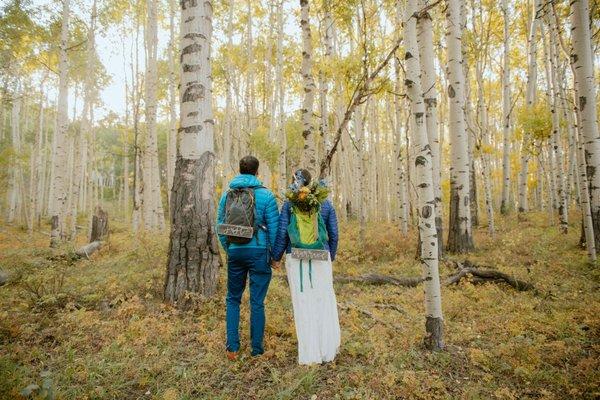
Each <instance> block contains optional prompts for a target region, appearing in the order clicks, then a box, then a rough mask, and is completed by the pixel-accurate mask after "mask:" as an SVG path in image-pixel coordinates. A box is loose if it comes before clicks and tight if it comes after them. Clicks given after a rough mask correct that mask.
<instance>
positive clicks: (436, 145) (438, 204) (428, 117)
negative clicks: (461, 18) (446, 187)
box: [417, 0, 444, 258]
mask: <svg viewBox="0 0 600 400" xmlns="http://www.w3.org/2000/svg"><path fill="white" fill-rule="evenodd" d="M429 3H430V0H419V2H418V6H419V9H424V8H425V7H426V6H427V5H428V4H429ZM417 29H418V40H419V52H420V55H421V58H422V59H423V60H433V59H434V57H435V55H434V53H433V21H432V19H431V15H430V14H429V12H428V11H425V12H422V13H420V14H419V18H418V20H417ZM420 64H421V83H422V88H423V93H424V94H423V97H424V102H425V123H426V129H427V137H428V140H429V147H430V148H431V166H432V177H433V193H434V197H435V226H436V229H437V239H438V251H439V256H440V258H441V257H442V256H443V249H444V239H443V238H444V235H443V234H444V231H443V227H442V186H441V175H440V168H439V167H440V141H439V136H438V130H437V125H438V116H437V90H436V88H435V80H436V76H435V69H434V64H433V62H423V63H420Z"/></svg>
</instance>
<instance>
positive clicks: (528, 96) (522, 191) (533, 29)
mask: <svg viewBox="0 0 600 400" xmlns="http://www.w3.org/2000/svg"><path fill="white" fill-rule="evenodd" d="M540 9H541V0H534V5H533V16H532V18H531V25H530V28H529V38H528V40H527V47H528V66H527V89H526V92H525V105H526V107H527V108H531V107H533V105H534V104H535V97H536V96H535V92H536V86H537V29H538V24H539V18H540V12H541V11H540ZM530 136H531V133H530V132H524V133H523V145H522V147H521V171H520V173H519V212H527V211H529V202H528V193H527V181H528V176H529V159H530V158H531V154H530V152H531V141H532V138H531V137H530Z"/></svg>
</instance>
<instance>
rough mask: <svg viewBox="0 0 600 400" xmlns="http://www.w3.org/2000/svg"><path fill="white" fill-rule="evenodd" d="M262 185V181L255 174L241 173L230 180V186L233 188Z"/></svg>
mask: <svg viewBox="0 0 600 400" xmlns="http://www.w3.org/2000/svg"><path fill="white" fill-rule="evenodd" d="M257 186H262V182H261V181H259V180H258V178H257V177H256V176H254V175H249V174H241V175H238V176H236V177H235V178H233V179H232V180H231V182H229V187H230V188H231V189H239V188H245V187H249V188H251V187H257Z"/></svg>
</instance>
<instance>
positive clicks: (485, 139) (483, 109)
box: [475, 60, 495, 236]
mask: <svg viewBox="0 0 600 400" xmlns="http://www.w3.org/2000/svg"><path fill="white" fill-rule="evenodd" d="M475 71H476V77H477V108H478V111H477V114H478V117H479V121H478V124H479V134H480V137H481V147H480V153H481V169H482V172H483V192H484V198H485V209H486V214H487V218H488V232H489V234H490V235H492V236H493V235H494V233H495V226H494V204H493V199H492V182H491V179H492V178H491V172H490V169H491V167H492V166H491V160H490V152H491V149H490V141H489V134H490V133H489V124H488V112H487V111H488V110H487V106H486V104H485V97H484V92H483V75H484V72H485V71H484V63H483V62H482V61H481V60H478V61H477V63H476V66H475Z"/></svg>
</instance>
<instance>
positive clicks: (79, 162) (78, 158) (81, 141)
mask: <svg viewBox="0 0 600 400" xmlns="http://www.w3.org/2000/svg"><path fill="white" fill-rule="evenodd" d="M95 29H96V1H95V0H94V2H93V5H92V15H91V21H90V26H89V30H88V34H87V46H88V48H87V54H86V71H87V74H86V75H85V81H84V94H83V110H82V118H81V126H80V129H79V132H78V133H77V132H76V133H75V135H77V136H76V138H75V141H74V146H75V152H74V158H73V182H72V185H71V199H72V200H71V205H70V207H69V210H68V213H69V215H70V216H69V218H68V227H67V229H68V231H67V234H68V235H69V237H70V238H71V240H73V239H75V236H76V234H77V215H78V212H79V196H80V192H81V188H82V181H83V179H84V176H83V168H84V165H85V164H84V163H85V161H86V159H87V157H86V154H87V151H88V146H87V145H88V143H87V137H88V136H89V133H90V132H89V131H90V130H91V127H92V121H91V120H90V115H91V109H92V102H93V99H92V98H93V95H94V94H93V90H94V84H95V82H94V76H95V74H94V71H95V64H94V63H95V61H96V59H95V56H96V54H95V53H96V49H95Z"/></svg>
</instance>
